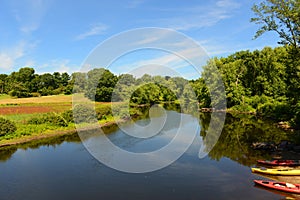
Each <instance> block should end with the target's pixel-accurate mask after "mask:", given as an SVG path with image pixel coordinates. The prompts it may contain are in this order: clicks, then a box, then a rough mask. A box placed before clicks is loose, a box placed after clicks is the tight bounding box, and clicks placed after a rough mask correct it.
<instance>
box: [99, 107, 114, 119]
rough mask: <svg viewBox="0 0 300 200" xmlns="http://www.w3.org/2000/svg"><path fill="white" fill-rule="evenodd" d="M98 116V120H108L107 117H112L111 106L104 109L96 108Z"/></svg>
mask: <svg viewBox="0 0 300 200" xmlns="http://www.w3.org/2000/svg"><path fill="white" fill-rule="evenodd" d="M96 115H97V119H98V120H101V119H106V118H107V116H109V115H112V112H111V107H110V106H102V107H99V108H96Z"/></svg>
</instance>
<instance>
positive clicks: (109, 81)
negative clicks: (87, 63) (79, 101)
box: [85, 68, 118, 102]
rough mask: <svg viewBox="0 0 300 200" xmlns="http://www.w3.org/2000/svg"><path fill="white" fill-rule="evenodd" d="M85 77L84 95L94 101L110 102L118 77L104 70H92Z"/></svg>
mask: <svg viewBox="0 0 300 200" xmlns="http://www.w3.org/2000/svg"><path fill="white" fill-rule="evenodd" d="M87 76H88V79H87V88H86V92H85V95H86V96H87V97H88V98H90V99H92V100H95V101H103V102H108V101H111V96H112V93H113V89H114V87H115V85H116V83H117V82H118V77H117V76H116V75H114V74H113V73H111V72H110V71H109V70H107V69H104V68H96V69H93V70H91V71H89V72H88V73H87Z"/></svg>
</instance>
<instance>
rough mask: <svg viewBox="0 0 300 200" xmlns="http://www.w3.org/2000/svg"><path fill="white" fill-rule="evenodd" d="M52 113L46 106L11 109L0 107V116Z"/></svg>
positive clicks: (15, 107) (14, 107)
mask: <svg viewBox="0 0 300 200" xmlns="http://www.w3.org/2000/svg"><path fill="white" fill-rule="evenodd" d="M51 111H54V110H53V109H51V108H50V107H46V106H13V107H0V115H13V114H32V113H47V112H51Z"/></svg>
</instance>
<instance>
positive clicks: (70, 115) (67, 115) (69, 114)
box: [61, 110, 74, 123]
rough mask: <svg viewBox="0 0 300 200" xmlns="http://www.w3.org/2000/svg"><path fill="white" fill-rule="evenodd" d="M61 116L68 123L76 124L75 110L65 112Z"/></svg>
mask: <svg viewBox="0 0 300 200" xmlns="http://www.w3.org/2000/svg"><path fill="white" fill-rule="evenodd" d="M61 116H62V117H63V118H64V119H65V120H66V122H68V123H74V117H73V110H67V111H65V112H63V113H62V114H61Z"/></svg>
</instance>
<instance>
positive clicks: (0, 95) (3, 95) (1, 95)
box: [0, 94, 12, 100]
mask: <svg viewBox="0 0 300 200" xmlns="http://www.w3.org/2000/svg"><path fill="white" fill-rule="evenodd" d="M2 99H12V98H11V96H9V95H8V94H0V100H2Z"/></svg>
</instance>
